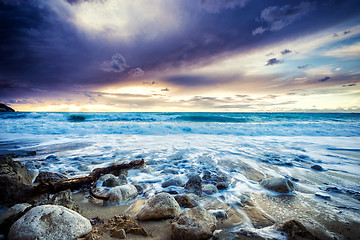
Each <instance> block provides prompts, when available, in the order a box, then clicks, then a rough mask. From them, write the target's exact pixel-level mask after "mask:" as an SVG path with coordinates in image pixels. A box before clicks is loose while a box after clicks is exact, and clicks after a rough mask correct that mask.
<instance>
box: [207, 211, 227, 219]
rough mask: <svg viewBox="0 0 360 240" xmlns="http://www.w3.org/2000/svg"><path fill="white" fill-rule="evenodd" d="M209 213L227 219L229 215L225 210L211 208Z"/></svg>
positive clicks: (217, 217)
mask: <svg viewBox="0 0 360 240" xmlns="http://www.w3.org/2000/svg"><path fill="white" fill-rule="evenodd" d="M209 213H211V214H212V215H214V217H216V219H218V220H225V219H227V218H228V215H227V213H226V211H225V210H209Z"/></svg>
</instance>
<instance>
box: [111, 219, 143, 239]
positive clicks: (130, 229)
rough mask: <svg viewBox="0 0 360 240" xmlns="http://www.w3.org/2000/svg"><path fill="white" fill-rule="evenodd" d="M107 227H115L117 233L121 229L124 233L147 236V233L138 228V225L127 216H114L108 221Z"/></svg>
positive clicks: (140, 227)
mask: <svg viewBox="0 0 360 240" xmlns="http://www.w3.org/2000/svg"><path fill="white" fill-rule="evenodd" d="M107 225H108V226H116V227H115V229H116V230H117V231H119V230H120V229H123V230H124V232H125V233H132V234H135V235H141V236H149V233H148V232H147V231H146V230H145V228H143V227H142V226H140V224H139V223H138V222H137V221H136V220H135V219H134V218H131V217H129V216H127V215H122V216H114V217H112V218H111V219H110V220H109V223H108V224H107ZM113 230H114V229H113ZM120 231H121V230H120ZM120 234H121V233H120ZM125 236H126V235H125Z"/></svg>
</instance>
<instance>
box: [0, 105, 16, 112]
mask: <svg viewBox="0 0 360 240" xmlns="http://www.w3.org/2000/svg"><path fill="white" fill-rule="evenodd" d="M0 112H15V110H14V109H12V108H11V107H9V106H6V105H5V104H3V103H0Z"/></svg>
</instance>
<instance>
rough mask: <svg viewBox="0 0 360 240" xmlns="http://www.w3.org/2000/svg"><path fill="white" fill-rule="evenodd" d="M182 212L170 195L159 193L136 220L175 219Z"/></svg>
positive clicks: (151, 199)
mask: <svg viewBox="0 0 360 240" xmlns="http://www.w3.org/2000/svg"><path fill="white" fill-rule="evenodd" d="M180 212H181V210H180V206H179V204H178V202H177V201H176V200H175V198H174V197H173V196H171V195H170V194H168V193H159V194H156V195H155V196H153V197H152V198H150V200H149V201H148V203H147V204H146V205H145V206H144V207H143V208H142V209H141V210H140V212H139V213H138V214H137V216H136V218H137V219H138V220H140V221H146V220H158V219H167V218H174V217H176V216H179V214H180Z"/></svg>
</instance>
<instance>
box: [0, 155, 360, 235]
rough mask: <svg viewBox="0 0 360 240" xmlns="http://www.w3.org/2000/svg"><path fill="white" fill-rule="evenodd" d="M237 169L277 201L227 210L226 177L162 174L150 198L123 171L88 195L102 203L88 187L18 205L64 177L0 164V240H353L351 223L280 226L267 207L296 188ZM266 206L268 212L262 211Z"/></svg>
mask: <svg viewBox="0 0 360 240" xmlns="http://www.w3.org/2000/svg"><path fill="white" fill-rule="evenodd" d="M39 164H40V163H39ZM156 164H157V163H156V162H155V161H148V162H147V165H145V166H144V167H143V168H142V169H134V170H129V171H132V174H135V175H136V174H143V173H150V172H151V169H152V168H151V167H150V166H153V167H155V165H156ZM179 164H181V163H179ZM241 168H242V171H243V172H244V175H246V176H247V178H249V179H252V180H253V181H254V182H257V183H258V184H259V185H260V186H261V187H263V188H264V189H268V191H270V192H274V193H276V196H274V197H269V196H266V195H263V194H255V193H250V192H249V193H248V194H242V195H241V201H239V202H237V203H236V204H234V203H231V204H230V203H228V202H227V201H226V200H225V199H224V197H222V196H221V194H220V193H219V191H220V192H221V191H222V190H224V189H227V188H228V187H229V185H230V184H231V178H230V176H226V175H224V174H221V173H215V172H211V171H203V172H202V173H201V174H197V173H195V172H193V173H189V174H187V180H186V181H183V179H182V178H179V177H178V176H177V173H176V171H177V170H176V169H173V168H170V167H165V168H164V169H163V174H169V176H172V177H169V178H167V180H166V181H163V182H162V183H161V186H162V188H163V190H162V191H158V192H155V193H154V194H153V195H152V196H151V197H149V196H148V194H147V192H146V191H145V190H146V188H147V187H148V186H149V184H151V182H152V179H149V180H148V182H147V183H143V182H142V183H140V182H136V181H133V182H131V183H129V181H128V180H127V174H128V171H118V172H113V173H112V174H106V175H103V176H101V178H100V179H99V180H98V182H97V185H96V187H95V189H94V191H95V192H96V193H98V194H101V195H105V196H106V199H104V200H99V199H96V198H93V197H92V196H91V195H90V194H89V188H90V187H91V186H83V188H82V189H80V190H77V191H75V192H72V191H70V190H66V191H61V192H58V193H56V194H48V193H45V194H41V195H38V196H35V197H32V198H26V199H24V196H25V195H24V193H26V192H28V191H29V190H30V189H32V188H33V187H34V186H36V185H37V184H39V183H46V184H52V183H54V182H57V181H60V180H64V179H67V177H66V176H64V175H62V174H60V173H52V172H40V173H39V172H38V171H33V169H31V168H30V169H28V168H27V167H25V166H24V165H22V164H21V163H20V162H18V161H15V160H14V159H12V157H11V155H6V156H1V157H0V169H1V170H0V191H1V193H2V194H1V197H0V204H1V205H3V206H5V208H4V209H3V210H5V211H3V212H2V213H1V218H0V221H1V228H0V231H1V232H0V235H1V237H0V239H78V240H80V239H81V240H85V239H86V240H90V239H105V240H106V239H172V240H181V239H194V240H202V239H204V240H205V239H213V240H215V239H222V240H225V239H256V240H257V239H260V240H261V239H351V236H355V235H356V234H357V233H358V232H357V231H358V230H357V228H356V227H355V226H351V223H349V224H348V225H345V226H344V225H343V224H342V223H338V225H336V223H335V225H334V226H333V227H332V230H334V229H336V230H335V231H332V232H331V231H328V230H327V229H324V228H323V227H322V226H319V225H316V224H314V223H312V222H311V221H309V219H305V218H302V217H301V216H293V218H286V219H282V220H281V221H279V218H278V217H277V213H274V212H273V211H274V210H273V207H274V206H276V207H277V208H278V209H277V210H275V211H284V209H286V208H289V207H290V208H291V207H294V208H295V207H296V206H295V205H296V204H295V202H296V201H295V200H294V199H293V198H294V195H293V193H294V192H296V181H297V180H296V179H287V178H271V177H268V176H265V175H263V174H261V173H260V172H257V171H256V170H255V169H253V168H251V167H250V166H248V165H245V164H244V165H242V166H241ZM29 170H30V171H29ZM316 170H318V169H316ZM318 171H320V170H318ZM153 181H154V180H153ZM171 187H174V188H171ZM176 189H182V190H183V192H185V193H179V191H177V190H176ZM266 198H271V201H273V202H274V205H273V206H269V205H266V204H265V202H267V203H268V202H269V201H264V199H266ZM267 200H268V199H267ZM289 204H290V205H291V204H293V206H289ZM303 210H304V211H306V209H303ZM319 210H321V209H319ZM329 222H334V221H330V219H329ZM346 231H347V232H346ZM269 233H273V234H272V235H271V234H269ZM353 234H355V235H353Z"/></svg>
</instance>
